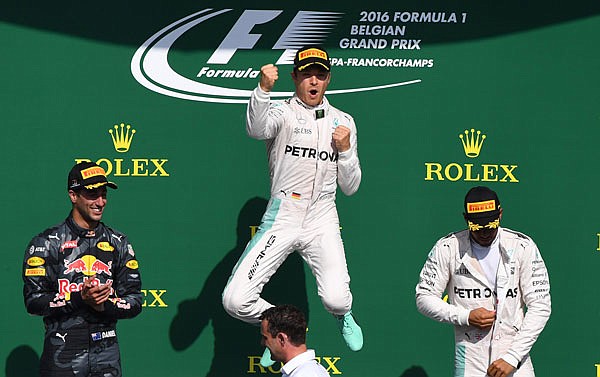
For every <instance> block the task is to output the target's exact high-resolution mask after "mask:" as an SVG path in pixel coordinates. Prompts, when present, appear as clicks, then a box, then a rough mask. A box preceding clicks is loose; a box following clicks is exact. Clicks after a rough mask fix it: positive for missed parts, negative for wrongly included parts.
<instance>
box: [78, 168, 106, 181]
mask: <svg viewBox="0 0 600 377" xmlns="http://www.w3.org/2000/svg"><path fill="white" fill-rule="evenodd" d="M98 175H102V176H106V174H105V173H104V169H102V168H101V167H99V166H93V167H91V168H87V169H83V170H82V171H81V177H82V178H83V179H87V178H92V177H96V176H98Z"/></svg>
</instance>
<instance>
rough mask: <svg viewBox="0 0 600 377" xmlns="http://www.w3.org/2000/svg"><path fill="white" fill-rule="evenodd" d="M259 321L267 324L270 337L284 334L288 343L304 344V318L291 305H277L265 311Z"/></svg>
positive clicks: (302, 314)
mask: <svg viewBox="0 0 600 377" xmlns="http://www.w3.org/2000/svg"><path fill="white" fill-rule="evenodd" d="M260 319H261V320H266V321H267V322H268V326H267V331H268V332H269V334H271V336H276V335H277V334H278V333H280V332H281V333H284V334H286V335H287V336H288V338H289V339H290V342H291V343H292V344H293V345H295V346H299V345H302V344H304V343H306V317H305V316H304V313H302V311H300V309H298V308H297V307H295V306H293V305H279V306H274V307H272V308H269V309H267V310H265V311H264V312H263V313H262V314H261V316H260Z"/></svg>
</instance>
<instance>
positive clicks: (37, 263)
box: [27, 257, 46, 267]
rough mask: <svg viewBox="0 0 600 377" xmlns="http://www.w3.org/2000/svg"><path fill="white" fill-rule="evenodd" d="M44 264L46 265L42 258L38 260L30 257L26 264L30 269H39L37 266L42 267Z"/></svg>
mask: <svg viewBox="0 0 600 377" xmlns="http://www.w3.org/2000/svg"><path fill="white" fill-rule="evenodd" d="M44 263H46V261H45V260H44V258H40V257H31V258H29V259H27V264H28V265H30V266H31V267H39V266H41V265H43V264H44Z"/></svg>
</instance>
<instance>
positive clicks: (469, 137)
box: [458, 128, 485, 158]
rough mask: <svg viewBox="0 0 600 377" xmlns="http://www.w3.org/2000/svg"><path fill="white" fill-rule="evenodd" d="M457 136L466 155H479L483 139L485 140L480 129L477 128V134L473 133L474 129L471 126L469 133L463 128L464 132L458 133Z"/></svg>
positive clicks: (473, 156)
mask: <svg viewBox="0 0 600 377" xmlns="http://www.w3.org/2000/svg"><path fill="white" fill-rule="evenodd" d="M458 137H459V138H460V140H461V141H462V145H463V149H464V150H465V154H466V155H467V157H470V158H475V157H477V156H479V152H480V151H481V147H482V146H483V141H484V140H485V135H482V134H481V131H479V130H477V134H475V130H474V129H472V128H471V132H470V133H469V130H465V134H464V135H463V134H460V135H458Z"/></svg>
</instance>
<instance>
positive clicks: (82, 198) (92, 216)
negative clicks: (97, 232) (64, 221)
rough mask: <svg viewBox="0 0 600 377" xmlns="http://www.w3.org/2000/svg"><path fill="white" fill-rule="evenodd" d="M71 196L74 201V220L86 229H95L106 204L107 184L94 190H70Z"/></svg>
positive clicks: (72, 201)
mask: <svg viewBox="0 0 600 377" xmlns="http://www.w3.org/2000/svg"><path fill="white" fill-rule="evenodd" d="M69 198H70V199H71V203H73V220H75V223H77V225H79V226H80V227H82V228H85V229H94V228H95V227H96V226H97V225H98V223H99V222H100V220H102V213H103V212H104V207H105V206H106V186H102V187H98V188H95V189H93V190H87V189H83V190H78V191H73V190H69Z"/></svg>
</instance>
